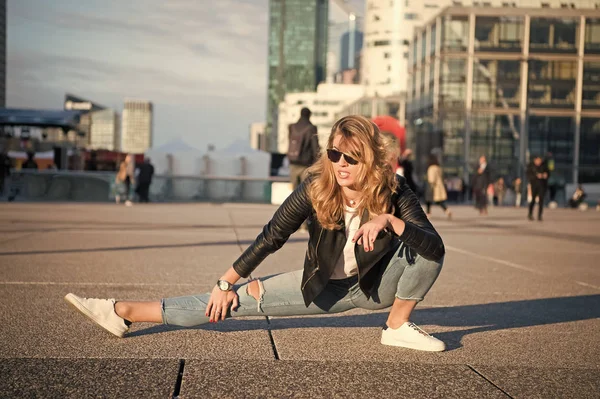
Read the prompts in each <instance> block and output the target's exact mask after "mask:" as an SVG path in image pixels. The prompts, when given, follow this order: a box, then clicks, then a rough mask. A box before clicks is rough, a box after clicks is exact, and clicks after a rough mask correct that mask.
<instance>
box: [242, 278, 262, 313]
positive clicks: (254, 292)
mask: <svg viewBox="0 0 600 399" xmlns="http://www.w3.org/2000/svg"><path fill="white" fill-rule="evenodd" d="M246 294H248V295H250V296H253V297H254V299H256V311H257V312H262V306H261V305H262V301H263V295H264V294H265V287H264V286H263V283H262V281H260V280H252V281H250V282H249V283H248V285H247V287H246Z"/></svg>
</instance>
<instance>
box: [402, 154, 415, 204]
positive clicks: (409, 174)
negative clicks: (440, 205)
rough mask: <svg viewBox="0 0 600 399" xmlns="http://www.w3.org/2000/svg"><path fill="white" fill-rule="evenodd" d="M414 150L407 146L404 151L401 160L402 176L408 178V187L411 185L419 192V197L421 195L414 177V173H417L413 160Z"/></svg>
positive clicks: (411, 187)
mask: <svg viewBox="0 0 600 399" xmlns="http://www.w3.org/2000/svg"><path fill="white" fill-rule="evenodd" d="M412 154H413V152H412V150H411V149H410V148H407V149H406V150H404V152H403V153H402V158H401V161H400V166H401V167H402V170H403V171H402V176H404V178H405V179H406V184H408V187H410V189H411V190H412V191H413V192H414V193H415V194H417V197H419V191H418V190H417V184H416V183H415V179H414V177H413V175H414V173H415V169H414V167H413V162H412Z"/></svg>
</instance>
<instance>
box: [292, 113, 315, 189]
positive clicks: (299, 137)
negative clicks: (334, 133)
mask: <svg viewBox="0 0 600 399" xmlns="http://www.w3.org/2000/svg"><path fill="white" fill-rule="evenodd" d="M311 115H312V113H311V112H310V109H308V108H302V110H300V119H299V120H298V122H296V123H294V124H292V125H289V127H288V133H289V147H288V153H287V157H288V161H289V162H290V180H291V183H292V187H293V189H294V190H295V189H296V188H297V187H298V186H299V185H300V183H302V181H303V180H304V179H305V178H306V169H307V168H308V167H309V166H311V165H312V164H313V163H314V162H315V161H316V160H317V159H318V158H319V155H320V152H321V149H320V148H319V136H318V135H317V127H316V126H315V125H313V124H312V123H311V122H310V116H311Z"/></svg>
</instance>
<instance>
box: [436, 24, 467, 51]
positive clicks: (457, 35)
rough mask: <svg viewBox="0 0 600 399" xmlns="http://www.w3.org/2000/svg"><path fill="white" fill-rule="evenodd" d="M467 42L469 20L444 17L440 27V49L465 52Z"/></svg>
mask: <svg viewBox="0 0 600 399" xmlns="http://www.w3.org/2000/svg"><path fill="white" fill-rule="evenodd" d="M468 42H469V19H468V17H466V16H446V17H445V18H444V20H443V26H442V49H444V50H458V51H466V50H467V47H468Z"/></svg>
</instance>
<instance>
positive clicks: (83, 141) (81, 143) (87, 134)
mask: <svg viewBox="0 0 600 399" xmlns="http://www.w3.org/2000/svg"><path fill="white" fill-rule="evenodd" d="M64 109H65V111H80V112H81V116H80V119H79V126H78V129H77V130H78V131H77V132H74V131H71V132H68V135H67V137H66V138H67V139H69V140H70V141H71V142H72V143H74V144H75V145H76V146H77V147H78V148H88V147H89V146H90V143H91V140H92V114H93V113H94V112H97V111H101V110H104V109H106V107H105V106H103V105H100V104H97V103H95V102H93V101H90V100H87V99H85V98H82V97H79V96H76V95H73V94H70V93H67V94H65V102H64Z"/></svg>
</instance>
